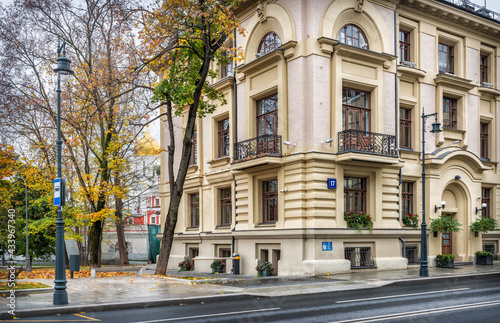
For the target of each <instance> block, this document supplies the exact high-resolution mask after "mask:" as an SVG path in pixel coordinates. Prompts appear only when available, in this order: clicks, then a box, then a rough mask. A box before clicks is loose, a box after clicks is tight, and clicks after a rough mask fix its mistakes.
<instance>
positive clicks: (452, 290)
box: [335, 288, 470, 304]
mask: <svg viewBox="0 0 500 323" xmlns="http://www.w3.org/2000/svg"><path fill="white" fill-rule="evenodd" d="M468 289H470V288H457V289H448V290H437V291H433V292H423V293H411V294H400V295H391V296H380V297H371V298H359V299H351V300H347V301H337V302H335V303H337V304H340V303H354V302H363V301H371V300H376V299H387V298H397V297H405V296H416V295H429V294H440V293H448V292H458V291H462V290H468Z"/></svg>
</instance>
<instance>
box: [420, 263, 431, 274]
mask: <svg viewBox="0 0 500 323" xmlns="http://www.w3.org/2000/svg"><path fill="white" fill-rule="evenodd" d="M428 276H429V268H428V266H427V263H425V264H421V265H420V277H428Z"/></svg>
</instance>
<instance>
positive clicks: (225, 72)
mask: <svg viewBox="0 0 500 323" xmlns="http://www.w3.org/2000/svg"><path fill="white" fill-rule="evenodd" d="M228 56H229V55H228V53H227V52H224V53H222V58H223V60H230V58H228ZM220 74H221V75H220V76H221V78H225V77H228V76H232V75H233V62H231V61H229V62H228V63H227V64H224V65H222V66H221V71H220Z"/></svg>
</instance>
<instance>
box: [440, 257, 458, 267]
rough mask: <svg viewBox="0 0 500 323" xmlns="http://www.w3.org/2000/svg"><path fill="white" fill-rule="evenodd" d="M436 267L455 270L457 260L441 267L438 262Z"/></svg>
mask: <svg viewBox="0 0 500 323" xmlns="http://www.w3.org/2000/svg"><path fill="white" fill-rule="evenodd" d="M436 267H439V268H455V259H453V260H451V261H448V262H445V263H443V264H442V265H440V264H439V263H438V262H437V261H436Z"/></svg>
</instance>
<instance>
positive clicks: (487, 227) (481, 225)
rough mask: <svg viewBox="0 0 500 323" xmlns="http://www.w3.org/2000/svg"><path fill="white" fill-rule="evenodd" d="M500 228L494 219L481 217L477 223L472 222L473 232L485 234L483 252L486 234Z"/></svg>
mask: <svg viewBox="0 0 500 323" xmlns="http://www.w3.org/2000/svg"><path fill="white" fill-rule="evenodd" d="M497 228H498V221H497V220H495V219H493V218H485V217H480V218H479V219H476V221H474V222H472V224H471V226H470V229H471V230H472V231H473V232H482V233H483V251H484V246H485V242H486V241H485V239H486V233H488V232H490V231H493V230H495V229H497Z"/></svg>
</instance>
